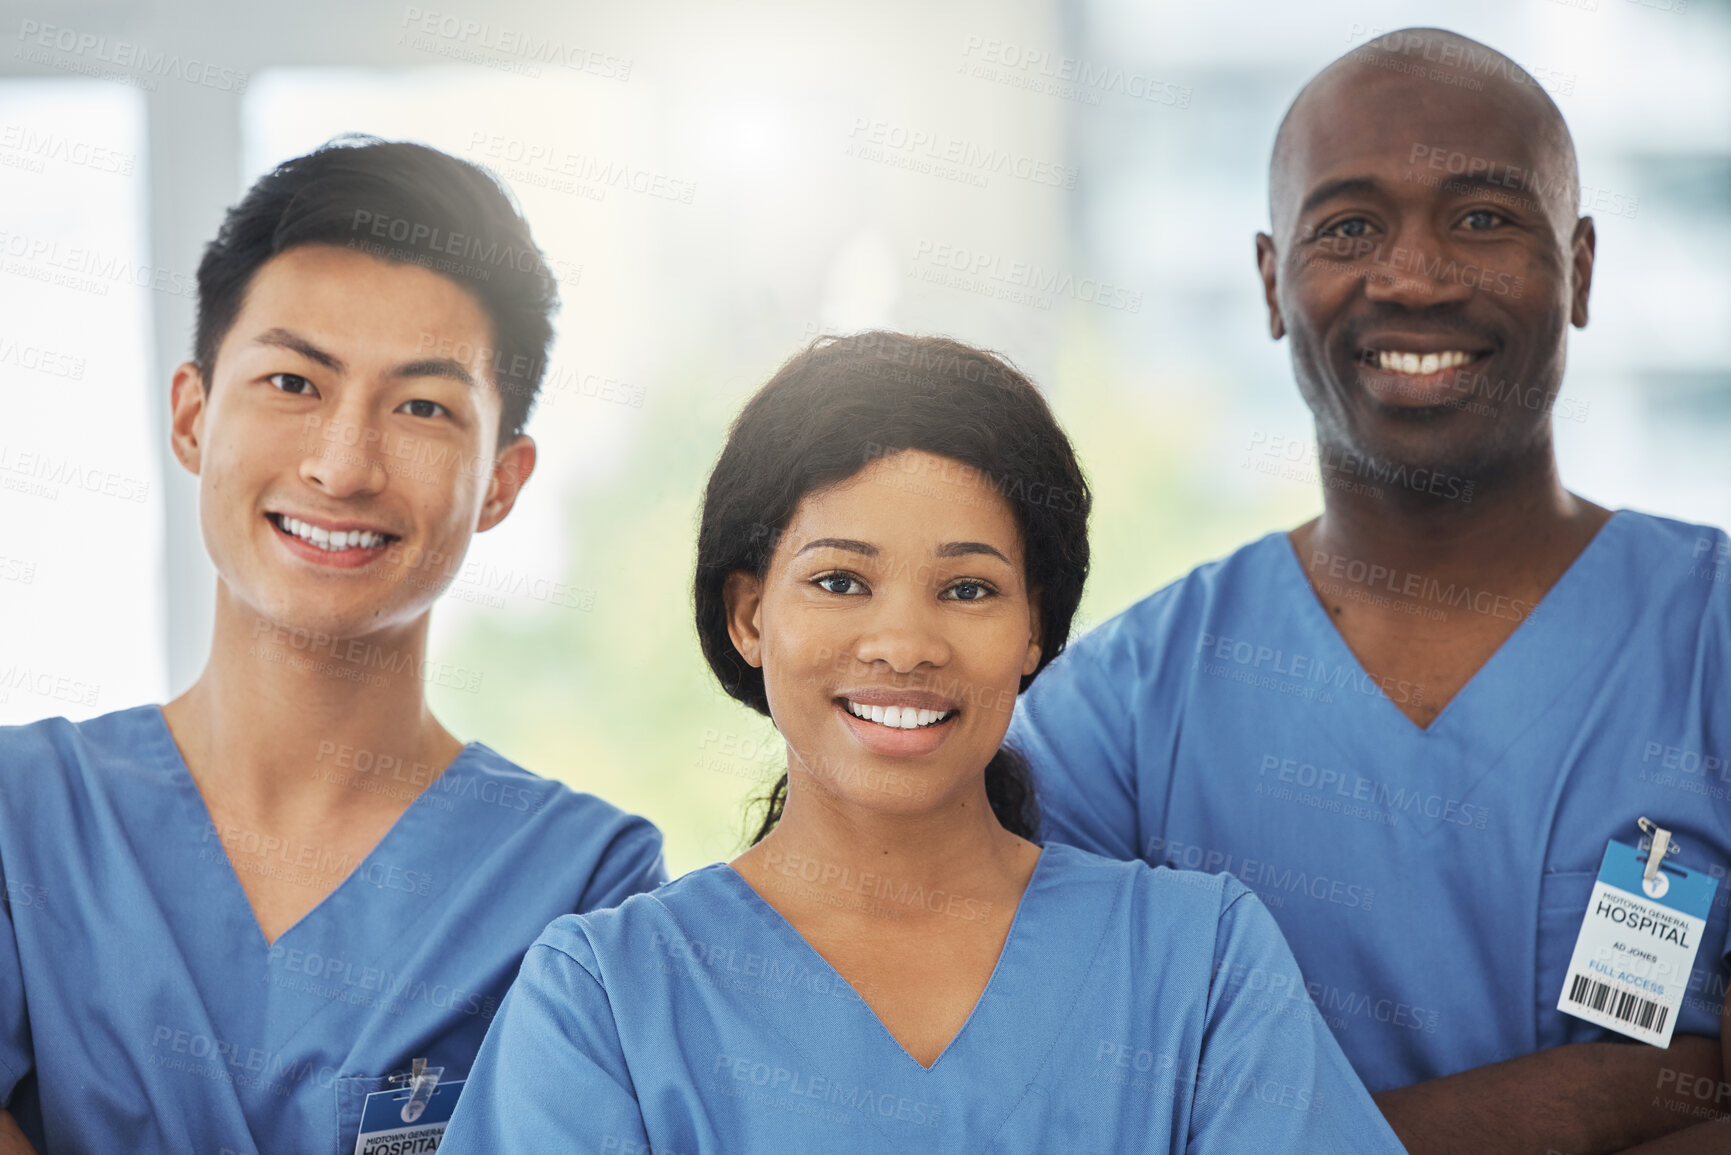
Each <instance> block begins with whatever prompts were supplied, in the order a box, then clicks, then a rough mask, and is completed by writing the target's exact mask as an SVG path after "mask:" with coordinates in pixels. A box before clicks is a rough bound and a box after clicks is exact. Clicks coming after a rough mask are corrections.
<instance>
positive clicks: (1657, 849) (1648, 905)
mask: <svg viewBox="0 0 1731 1155" xmlns="http://www.w3.org/2000/svg"><path fill="white" fill-rule="evenodd" d="M1643 825H1645V824H1643ZM1661 833H1662V834H1664V837H1663V838H1656V839H1655V841H1656V842H1657V843H1658V845H1656V846H1654V847H1652V848H1651V849H1650V850H1648V851H1647V853H1643V852H1642V851H1641V850H1639V849H1637V848H1635V847H1633V846H1630V845H1628V844H1627V843H1623V842H1618V841H1616V840H1615V839H1612V840H1611V842H1610V843H1609V844H1608V845H1607V846H1606V847H1605V859H1604V861H1603V862H1602V863H1600V865H1599V877H1598V880H1597V881H1595V882H1594V883H1593V894H1592V897H1591V898H1589V899H1588V900H1587V912H1586V916H1585V918H1583V919H1582V921H1581V933H1580V936H1579V937H1578V938H1576V939H1575V953H1574V954H1573V955H1572V956H1571V957H1570V959H1569V969H1568V972H1567V973H1566V974H1565V975H1564V976H1563V989H1562V992H1561V993H1560V994H1559V996H1558V998H1557V1009H1558V1010H1559V1011H1562V1012H1563V1013H1564V1014H1569V1015H1573V1016H1575V1017H1576V1018H1578V1019H1584V1020H1586V1021H1587V1022H1589V1023H1594V1024H1596V1025H1598V1026H1601V1027H1604V1028H1606V1029H1608V1030H1612V1031H1616V1032H1617V1033H1618V1034H1620V1035H1627V1036H1628V1037H1629V1038H1631V1039H1638V1040H1640V1041H1641V1042H1643V1043H1651V1044H1653V1045H1654V1046H1655V1047H1665V1046H1669V1045H1670V1043H1671V1032H1672V1031H1674V1030H1675V1029H1676V1027H1677V1009H1678V1008H1679V1007H1681V1006H1682V1005H1683V995H1684V993H1685V992H1686V991H1687V990H1688V987H1689V972H1690V970H1691V969H1692V968H1693V967H1694V965H1695V952H1696V951H1698V950H1700V949H1701V934H1702V931H1703V930H1704V929H1705V928H1706V926H1707V914H1708V912H1709V910H1710V909H1711V907H1712V905H1713V891H1714V889H1715V888H1716V887H1717V886H1718V885H1719V882H1718V880H1717V879H1715V878H1713V877H1711V876H1709V875H1707V874H1704V873H1702V872H1701V871H1698V870H1690V869H1688V868H1687V867H1684V866H1674V865H1660V866H1659V867H1658V868H1657V869H1656V870H1653V871H1652V872H1650V873H1649V871H1648V870H1647V860H1648V858H1649V856H1651V855H1656V856H1657V857H1658V858H1659V859H1660V860H1661V863H1662V862H1663V859H1664V855H1665V852H1666V849H1667V842H1668V841H1669V834H1668V832H1661Z"/></svg>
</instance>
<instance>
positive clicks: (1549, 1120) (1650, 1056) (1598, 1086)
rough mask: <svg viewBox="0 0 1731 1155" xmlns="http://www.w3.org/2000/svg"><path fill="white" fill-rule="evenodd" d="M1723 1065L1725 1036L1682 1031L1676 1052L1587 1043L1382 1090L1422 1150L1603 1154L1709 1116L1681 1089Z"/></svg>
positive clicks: (1400, 1126) (1381, 1100) (1382, 1100)
mask: <svg viewBox="0 0 1731 1155" xmlns="http://www.w3.org/2000/svg"><path fill="white" fill-rule="evenodd" d="M1721 1067H1722V1057H1721V1054H1720V1044H1719V1040H1718V1039H1710V1038H1705V1037H1703V1036H1699V1035H1679V1036H1677V1037H1676V1038H1674V1039H1673V1040H1672V1041H1671V1046H1670V1048H1669V1049H1667V1050H1660V1049H1659V1048H1657V1047H1647V1046H1641V1045H1639V1044H1632V1043H1631V1044H1624V1043H1579V1044H1575V1045H1571V1046H1566V1047H1554V1048H1552V1049H1550V1050H1546V1051H1535V1052H1534V1053H1533V1054H1530V1055H1522V1056H1521V1057H1520V1058H1518V1059H1510V1060H1508V1061H1507V1062H1502V1063H1493V1064H1492V1065H1490V1066H1487V1067H1476V1068H1474V1069H1472V1070H1470V1071H1462V1072H1460V1073H1459V1074H1455V1075H1448V1076H1445V1077H1444V1078H1441V1079H1432V1080H1430V1081H1429V1082H1425V1083H1415V1084H1414V1085H1412V1086H1410V1087H1402V1088H1400V1089H1399V1090H1396V1091H1384V1092H1382V1093H1381V1094H1379V1095H1376V1096H1374V1098H1375V1099H1376V1104H1377V1106H1378V1107H1380V1108H1381V1109H1382V1113H1383V1115H1384V1116H1385V1117H1387V1119H1388V1121H1389V1125H1390V1126H1391V1127H1393V1128H1394V1131H1395V1134H1397V1135H1398V1136H1400V1140H1401V1142H1402V1143H1404V1144H1406V1146H1407V1149H1408V1150H1409V1151H1411V1152H1413V1153H1414V1155H1431V1153H1432V1152H1435V1153H1437V1155H1446V1153H1448V1152H1453V1151H1463V1150H1471V1151H1476V1152H1481V1153H1483V1155H1503V1153H1507V1155H1516V1153H1520V1155H1527V1153H1529V1152H1538V1153H1543V1152H1545V1151H1561V1152H1567V1153H1568V1155H1602V1153H1605V1152H1612V1151H1621V1150H1624V1149H1625V1148H1628V1147H1633V1146H1635V1145H1636V1144H1639V1143H1645V1142H1649V1141H1652V1140H1655V1139H1659V1138H1661V1137H1664V1136H1666V1135H1669V1134H1671V1133H1672V1132H1675V1131H1680V1130H1682V1129H1683V1128H1686V1127H1689V1126H1690V1125H1691V1124H1695V1123H1699V1122H1700V1116H1699V1115H1693V1114H1690V1110H1691V1108H1692V1106H1693V1099H1692V1098H1691V1097H1690V1096H1689V1095H1688V1094H1686V1093H1685V1092H1684V1091H1683V1090H1681V1089H1680V1088H1689V1087H1694V1086H1696V1085H1697V1080H1700V1079H1708V1080H1711V1082H1712V1085H1715V1086H1717V1085H1718V1083H1719V1082H1720V1080H1721V1079H1722V1078H1723V1071H1722V1069H1721ZM1683 1150H1687V1148H1683Z"/></svg>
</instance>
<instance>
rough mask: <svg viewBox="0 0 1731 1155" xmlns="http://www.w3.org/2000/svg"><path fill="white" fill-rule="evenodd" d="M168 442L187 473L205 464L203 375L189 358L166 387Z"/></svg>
mask: <svg viewBox="0 0 1731 1155" xmlns="http://www.w3.org/2000/svg"><path fill="white" fill-rule="evenodd" d="M168 398H169V400H168V404H169V414H170V419H169V425H168V444H169V447H170V448H172V449H173V450H174V458H175V460H176V461H178V462H180V463H181V465H183V466H185V467H186V471H187V472H188V473H197V472H198V471H199V469H200V467H201V466H202V465H203V463H204V402H205V385H204V374H203V373H200V372H199V371H198V366H197V365H194V364H193V363H192V362H191V361H183V362H182V363H181V365H180V367H179V368H178V369H176V370H175V371H174V385H173V387H172V388H171V389H170V390H169V394H168Z"/></svg>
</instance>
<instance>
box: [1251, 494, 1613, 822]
mask: <svg viewBox="0 0 1731 1155" xmlns="http://www.w3.org/2000/svg"><path fill="white" fill-rule="evenodd" d="M1633 525H1634V521H1633V519H1631V518H1630V517H1629V516H1628V515H1627V514H1626V513H1625V512H1623V511H1618V512H1616V513H1613V514H1612V516H1611V517H1610V518H1609V519H1608V520H1607V521H1606V522H1605V524H1604V525H1602V526H1600V527H1599V531H1598V533H1596V534H1595V535H1594V536H1593V539H1592V540H1591V541H1589V542H1588V543H1587V544H1586V546H1585V547H1584V548H1583V549H1582V550H1581V552H1580V553H1579V554H1578V555H1577V556H1576V557H1575V559H1574V561H1572V562H1570V563H1569V567H1568V568H1567V569H1566V570H1564V571H1563V574H1562V576H1561V577H1559V578H1558V579H1557V580H1556V582H1555V583H1553V584H1552V586H1551V588H1550V589H1549V590H1547V591H1546V592H1545V595H1544V597H1543V598H1541V599H1540V600H1539V603H1538V605H1536V606H1535V607H1534V608H1533V610H1532V612H1531V613H1529V614H1528V615H1527V618H1526V619H1525V620H1524V621H1522V622H1521V623H1520V625H1518V626H1516V627H1515V630H1514V632H1513V633H1511V634H1510V635H1509V636H1508V638H1506V639H1505V640H1504V641H1503V644H1502V645H1501V646H1499V647H1497V649H1496V651H1495V652H1494V653H1492V654H1491V656H1490V657H1489V658H1487V659H1486V660H1485V662H1484V664H1483V665H1481V666H1480V667H1479V668H1478V669H1477V670H1475V671H1474V672H1473V676H1472V677H1471V678H1469V679H1468V680H1467V682H1466V684H1465V685H1463V686H1462V687H1461V688H1460V690H1459V691H1458V692H1457V693H1456V694H1455V696H1454V697H1453V698H1452V699H1450V700H1449V703H1448V705H1447V706H1445V707H1444V708H1443V709H1442V711H1441V712H1440V713H1438V715H1437V716H1436V718H1435V719H1433V720H1432V722H1431V724H1430V725H1429V726H1427V727H1420V726H1418V725H1417V724H1415V723H1414V722H1413V721H1412V719H1410V718H1408V717H1407V716H1406V715H1405V714H1404V713H1402V712H1401V710H1400V708H1399V707H1398V706H1396V705H1395V703H1394V702H1393V701H1392V700H1391V699H1390V698H1389V697H1388V695H1387V694H1386V693H1385V692H1384V691H1383V690H1382V689H1381V688H1380V687H1379V686H1377V684H1376V683H1375V681H1374V680H1373V679H1372V678H1371V677H1370V675H1369V674H1368V673H1367V672H1366V671H1365V669H1364V665H1363V663H1361V662H1360V661H1359V660H1358V656H1357V655H1356V654H1354V653H1353V651H1352V647H1351V646H1349V645H1347V644H1346V639H1345V638H1344V637H1343V636H1342V635H1341V633H1340V629H1339V627H1338V626H1336V625H1335V624H1334V622H1333V620H1331V619H1330V618H1329V616H1328V614H1327V612H1326V611H1325V610H1324V609H1323V606H1322V603H1321V602H1320V601H1319V600H1318V599H1317V596H1316V592H1315V590H1314V589H1313V588H1312V587H1311V585H1310V580H1309V578H1308V577H1307V576H1306V575H1305V572H1304V565H1303V562H1302V561H1301V560H1300V559H1299V557H1298V554H1297V552H1296V550H1294V548H1293V546H1292V542H1291V539H1290V538H1289V537H1288V536H1287V535H1286V534H1285V533H1279V534H1273V535H1270V538H1269V541H1270V545H1271V546H1272V547H1273V548H1276V549H1278V550H1279V551H1280V552H1281V554H1282V558H1281V561H1280V563H1279V565H1278V567H1276V568H1275V569H1274V571H1273V578H1272V580H1273V583H1274V589H1273V591H1272V597H1273V599H1274V600H1273V601H1272V602H1271V604H1276V605H1294V606H1296V612H1297V615H1298V616H1297V617H1296V618H1295V619H1294V626H1295V628H1296V631H1297V638H1298V639H1299V640H1300V644H1301V645H1303V646H1305V647H1307V648H1309V649H1310V650H1311V652H1312V653H1313V654H1314V655H1316V656H1317V657H1320V658H1322V659H1324V660H1326V661H1329V662H1333V663H1336V668H1337V669H1345V670H1349V671H1352V672H1353V674H1354V678H1353V680H1354V681H1356V682H1357V684H1358V685H1359V686H1369V687H1371V688H1372V689H1374V690H1375V693H1374V694H1371V693H1366V692H1361V691H1360V690H1358V689H1355V688H1353V687H1350V686H1349V687H1344V688H1340V687H1339V686H1338V682H1339V679H1338V678H1337V679H1336V682H1337V688H1336V690H1335V693H1336V694H1337V695H1338V698H1337V701H1336V702H1335V708H1336V709H1344V710H1346V711H1347V712H1348V714H1347V717H1346V719H1345V721H1346V724H1343V725H1333V726H1324V727H1318V728H1317V729H1316V730H1315V731H1314V733H1313V734H1311V735H1309V737H1310V739H1311V740H1313V741H1315V742H1318V743H1324V744H1327V745H1330V746H1332V747H1333V748H1334V749H1335V750H1336V751H1337V752H1338V754H1339V757H1340V761H1341V764H1342V765H1347V766H1362V767H1382V768H1383V770H1382V771H1381V772H1380V773H1381V774H1382V775H1383V776H1384V777H1386V778H1388V779H1390V780H1394V781H1398V780H1400V779H1402V777H1403V776H1404V775H1405V774H1407V773H1409V771H1408V770H1407V769H1403V768H1411V767H1425V766H1430V767H1436V766H1449V767H1451V768H1452V769H1451V771H1450V774H1451V777H1450V784H1451V786H1452V787H1453V788H1454V790H1455V791H1456V792H1457V793H1456V796H1457V797H1465V796H1466V794H1467V792H1469V791H1471V789H1472V788H1473V786H1474V785H1475V784H1476V783H1477V782H1478V781H1479V780H1480V779H1482V778H1483V777H1484V776H1485V775H1487V774H1489V773H1491V772H1492V771H1493V770H1495V769H1496V768H1497V767H1498V766H1499V765H1500V764H1501V762H1502V759H1503V758H1504V757H1505V755H1506V754H1507V752H1508V751H1509V749H1510V748H1512V747H1513V746H1514V745H1515V744H1516V741H1517V740H1518V739H1519V738H1520V736H1521V735H1522V734H1524V733H1526V732H1527V731H1528V730H1529V729H1531V728H1532V727H1533V726H1535V725H1537V724H1539V722H1540V720H1541V719H1542V718H1543V717H1544V715H1545V714H1546V713H1547V712H1548V711H1550V710H1551V709H1553V708H1554V707H1555V706H1556V705H1557V704H1558V703H1559V702H1561V701H1566V700H1569V699H1570V697H1571V695H1572V694H1573V693H1574V692H1575V690H1574V687H1575V683H1576V682H1577V681H1578V680H1579V678H1581V677H1582V676H1584V671H1586V670H1589V669H1593V668H1596V667H1595V662H1594V659H1595V657H1596V655H1597V654H1598V653H1599V651H1601V650H1602V649H1604V647H1606V646H1608V645H1611V644H1613V641H1614V639H1615V638H1617V637H1620V636H1622V632H1623V631H1621V630H1620V629H1612V628H1606V629H1591V630H1588V629H1581V628H1578V627H1579V623H1581V622H1583V621H1593V620H1597V621H1600V622H1604V623H1606V624H1607V625H1609V624H1611V622H1610V619H1613V618H1618V617H1621V616H1627V615H1628V614H1630V613H1632V612H1634V608H1633V607H1629V606H1626V605H1621V604H1619V603H1618V602H1617V601H1616V600H1615V599H1614V598H1612V597H1611V594H1610V591H1611V590H1612V589H1614V588H1617V585H1618V583H1617V582H1616V581H1614V580H1611V579H1612V575H1613V573H1614V571H1615V570H1616V569H1617V567H1618V566H1619V564H1620V562H1619V558H1620V556H1621V554H1622V552H1623V546H1624V540H1625V538H1626V537H1627V535H1628V533H1629V532H1630V531H1631V528H1632V526H1633ZM1276 539H1277V540H1276ZM1469 612H1470V611H1469ZM1340 699H1344V702H1343V701H1341V700H1340ZM1431 785H1435V783H1431ZM1411 821H1412V825H1413V827H1414V828H1415V829H1417V830H1418V831H1419V832H1420V833H1423V834H1427V835H1428V834H1430V833H1432V832H1434V831H1435V830H1437V829H1438V828H1440V827H1441V826H1443V825H1444V824H1445V817H1444V816H1443V815H1415V816H1413V817H1412V819H1411Z"/></svg>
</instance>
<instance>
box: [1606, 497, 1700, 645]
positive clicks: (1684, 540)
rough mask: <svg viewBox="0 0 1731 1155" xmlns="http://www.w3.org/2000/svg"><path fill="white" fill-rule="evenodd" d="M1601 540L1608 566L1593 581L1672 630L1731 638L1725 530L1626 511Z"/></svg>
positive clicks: (1617, 516)
mask: <svg viewBox="0 0 1731 1155" xmlns="http://www.w3.org/2000/svg"><path fill="white" fill-rule="evenodd" d="M1599 539H1603V544H1604V546H1605V549H1604V553H1603V555H1602V556H1603V557H1605V558H1606V561H1605V563H1604V564H1603V565H1602V567H1600V568H1598V569H1597V570H1596V571H1595V572H1593V573H1590V574H1588V575H1587V576H1588V580H1591V581H1595V582H1600V583H1606V584H1610V585H1612V586H1614V587H1615V588H1614V591H1613V592H1614V594H1615V596H1618V597H1619V598H1623V599H1630V600H1632V601H1634V602H1636V603H1637V604H1638V605H1639V606H1640V612H1641V613H1642V614H1643V616H1644V617H1645V618H1649V619H1650V618H1655V617H1656V618H1659V619H1661V620H1663V621H1664V622H1665V623H1666V624H1667V625H1668V626H1669V627H1671V628H1684V627H1685V626H1686V627H1687V628H1691V629H1693V628H1695V627H1697V626H1698V627H1699V628H1700V630H1701V631H1702V632H1704V633H1707V634H1714V635H1726V634H1728V633H1731V538H1727V536H1726V533H1725V531H1724V530H1723V529H1719V528H1718V527H1716V526H1711V525H1696V524H1693V523H1691V522H1686V521H1677V520H1674V519H1672V518H1667V517H1657V516H1654V515H1653V514H1648V513H1636V512H1635V511H1633V510H1627V509H1624V510H1618V511H1617V512H1616V513H1615V514H1614V515H1612V517H1611V520H1610V521H1608V522H1606V523H1605V525H1604V526H1603V527H1602V528H1601V529H1600V530H1599ZM1599 539H1595V542H1594V544H1595V545H1597V544H1599ZM1588 548H1589V549H1591V548H1592V546H1589V547H1588Z"/></svg>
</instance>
